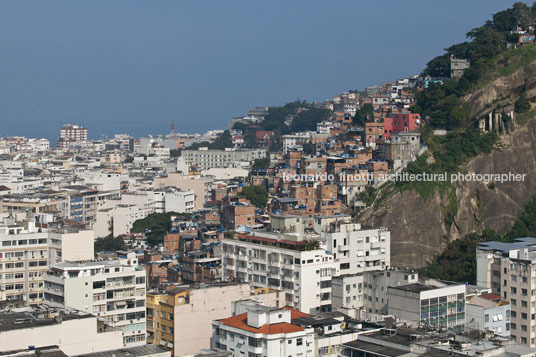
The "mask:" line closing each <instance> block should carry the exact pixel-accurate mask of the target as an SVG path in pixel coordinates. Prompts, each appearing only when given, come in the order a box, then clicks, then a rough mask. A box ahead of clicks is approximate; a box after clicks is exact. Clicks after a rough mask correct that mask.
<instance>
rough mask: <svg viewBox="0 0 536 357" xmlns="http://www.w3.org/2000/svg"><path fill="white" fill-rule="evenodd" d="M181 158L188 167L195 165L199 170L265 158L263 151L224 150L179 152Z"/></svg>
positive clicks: (205, 149) (201, 149)
mask: <svg viewBox="0 0 536 357" xmlns="http://www.w3.org/2000/svg"><path fill="white" fill-rule="evenodd" d="M181 156H182V157H184V161H185V162H186V163H187V164H189V165H197V166H198V168H199V169H201V170H206V169H210V168H213V167H234V166H237V165H238V166H239V163H246V164H247V163H249V162H251V161H255V160H256V159H262V158H264V157H266V150H264V149H225V150H209V149H207V148H199V150H181Z"/></svg>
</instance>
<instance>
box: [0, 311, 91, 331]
mask: <svg viewBox="0 0 536 357" xmlns="http://www.w3.org/2000/svg"><path fill="white" fill-rule="evenodd" d="M86 318H95V317H94V316H93V315H91V314H87V313H85V312H82V311H77V310H72V309H65V308H56V307H51V306H48V305H40V306H38V307H35V308H31V307H28V308H20V309H13V310H10V311H7V312H0V333H1V332H2V331H11V330H18V329H26V328H35V327H43V326H50V325H56V324H60V323H61V321H68V320H77V319H86Z"/></svg>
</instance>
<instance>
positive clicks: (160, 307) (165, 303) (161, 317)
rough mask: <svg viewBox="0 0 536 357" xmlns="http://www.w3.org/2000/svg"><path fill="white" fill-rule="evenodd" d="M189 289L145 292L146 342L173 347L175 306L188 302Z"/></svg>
mask: <svg viewBox="0 0 536 357" xmlns="http://www.w3.org/2000/svg"><path fill="white" fill-rule="evenodd" d="M188 300H189V290H182V291H176V290H171V291H169V292H167V293H158V292H155V293H150V292H149V293H147V342H148V343H152V344H154V345H160V346H163V347H164V346H165V347H167V348H171V349H173V346H174V342H175V339H174V332H175V329H174V323H175V322H174V321H175V306H178V305H184V304H188Z"/></svg>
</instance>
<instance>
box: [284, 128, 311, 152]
mask: <svg viewBox="0 0 536 357" xmlns="http://www.w3.org/2000/svg"><path fill="white" fill-rule="evenodd" d="M281 140H282V141H283V153H285V154H286V153H288V152H289V151H290V150H300V151H301V149H302V146H303V144H304V143H305V142H306V141H310V140H311V133H310V132H307V133H296V134H291V135H283V136H281Z"/></svg>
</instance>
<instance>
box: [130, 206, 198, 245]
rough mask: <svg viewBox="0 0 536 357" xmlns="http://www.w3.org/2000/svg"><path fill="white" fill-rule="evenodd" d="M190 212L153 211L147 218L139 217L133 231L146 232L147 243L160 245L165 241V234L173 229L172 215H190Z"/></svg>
mask: <svg viewBox="0 0 536 357" xmlns="http://www.w3.org/2000/svg"><path fill="white" fill-rule="evenodd" d="M188 215H190V214H188V213H176V212H166V213H151V214H150V215H148V216H147V217H145V218H142V219H138V220H137V221H135V222H134V224H133V225H132V229H131V230H130V231H131V232H132V233H145V236H146V237H147V244H149V245H150V246H155V245H158V244H159V243H162V242H163V241H164V235H165V234H166V233H167V232H169V230H170V229H171V216H188Z"/></svg>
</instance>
